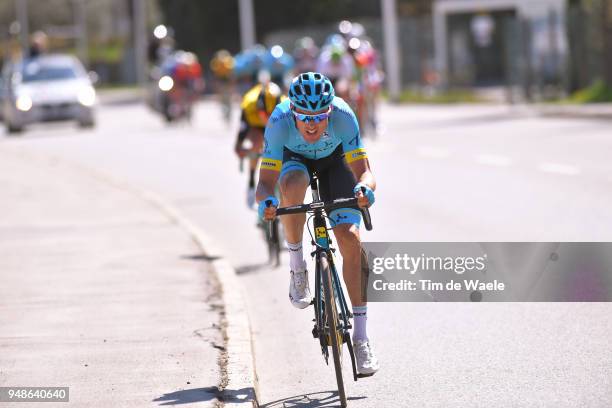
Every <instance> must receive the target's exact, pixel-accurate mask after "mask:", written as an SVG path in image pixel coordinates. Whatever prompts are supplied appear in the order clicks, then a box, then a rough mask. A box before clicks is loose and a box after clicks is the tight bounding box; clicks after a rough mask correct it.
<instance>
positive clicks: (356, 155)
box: [344, 148, 368, 163]
mask: <svg viewBox="0 0 612 408" xmlns="http://www.w3.org/2000/svg"><path fill="white" fill-rule="evenodd" d="M344 158H345V159H346V162H347V163H352V162H354V161H357V160H362V159H367V158H368V154H367V153H366V150H365V149H363V148H361V149H355V150H351V151H350V152H348V153H344Z"/></svg>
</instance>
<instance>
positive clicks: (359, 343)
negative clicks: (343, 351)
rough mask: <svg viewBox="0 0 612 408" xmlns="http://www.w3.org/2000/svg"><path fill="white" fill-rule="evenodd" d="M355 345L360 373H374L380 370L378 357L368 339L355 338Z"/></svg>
mask: <svg viewBox="0 0 612 408" xmlns="http://www.w3.org/2000/svg"><path fill="white" fill-rule="evenodd" d="M353 347H354V349H355V360H357V361H356V363H357V372H358V373H359V374H363V375H372V374H374V373H375V372H377V371H378V370H379V368H380V366H379V364H378V359H377V358H376V356H375V355H374V350H373V349H372V346H371V345H370V342H369V341H368V340H354V341H353Z"/></svg>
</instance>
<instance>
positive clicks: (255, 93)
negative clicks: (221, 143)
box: [234, 73, 282, 208]
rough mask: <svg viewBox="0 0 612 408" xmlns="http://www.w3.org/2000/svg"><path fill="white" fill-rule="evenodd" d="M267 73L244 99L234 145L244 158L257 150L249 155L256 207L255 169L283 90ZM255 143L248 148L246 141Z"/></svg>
mask: <svg viewBox="0 0 612 408" xmlns="http://www.w3.org/2000/svg"><path fill="white" fill-rule="evenodd" d="M266 76H267V75H266V74H265V73H262V74H261V77H262V78H261V80H262V83H259V84H257V85H255V86H254V87H253V88H251V89H250V90H249V91H248V92H247V93H246V94H245V95H244V97H243V98H242V104H241V105H240V108H241V110H242V113H241V115H240V128H239V130H238V137H237V139H236V144H235V146H234V151H235V152H236V154H237V155H238V157H240V158H241V159H242V158H244V157H245V156H247V155H249V153H251V152H254V153H256V154H255V155H250V157H249V159H250V160H249V184H248V188H247V206H248V207H249V208H252V207H253V205H254V204H255V170H256V169H257V163H258V161H259V156H260V155H261V151H262V148H263V139H264V128H265V127H266V124H267V123H268V118H269V117H270V114H271V113H272V111H274V108H275V107H276V105H277V104H278V103H280V102H281V98H282V95H281V94H282V92H281V89H280V88H279V86H278V85H276V84H275V83H274V82H270V81H269V79H268V78H266ZM247 139H248V140H249V141H250V142H251V148H250V149H246V148H245V147H244V144H245V143H244V142H245V141H246V140H247Z"/></svg>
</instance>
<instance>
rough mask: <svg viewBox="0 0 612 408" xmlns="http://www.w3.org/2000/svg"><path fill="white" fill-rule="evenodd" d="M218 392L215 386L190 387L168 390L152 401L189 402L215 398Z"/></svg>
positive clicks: (171, 403) (170, 403) (168, 403)
mask: <svg viewBox="0 0 612 408" xmlns="http://www.w3.org/2000/svg"><path fill="white" fill-rule="evenodd" d="M218 394H219V389H218V388H217V387H206V388H192V389H190V390H181V391H174V392H170V393H168V394H164V395H162V396H161V397H159V398H156V399H154V400H153V401H155V402H162V403H161V404H159V405H179V404H191V403H193V402H203V401H212V400H216V399H217V396H218Z"/></svg>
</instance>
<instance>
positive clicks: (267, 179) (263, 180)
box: [256, 169, 280, 202]
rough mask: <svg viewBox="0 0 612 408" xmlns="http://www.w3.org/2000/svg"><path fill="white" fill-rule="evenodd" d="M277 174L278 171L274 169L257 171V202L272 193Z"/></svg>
mask: <svg viewBox="0 0 612 408" xmlns="http://www.w3.org/2000/svg"><path fill="white" fill-rule="evenodd" d="M279 174H280V173H279V172H278V171H275V170H266V169H261V170H260V171H259V183H257V192H256V198H257V202H259V201H261V200H265V199H266V198H268V197H270V196H273V195H274V190H275V187H276V182H277V181H278V176H279Z"/></svg>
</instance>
